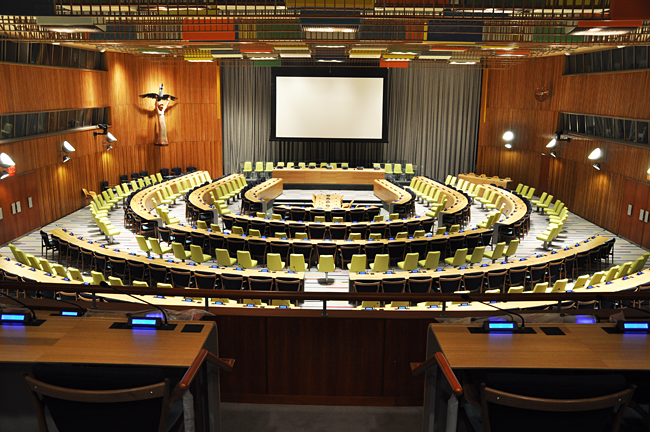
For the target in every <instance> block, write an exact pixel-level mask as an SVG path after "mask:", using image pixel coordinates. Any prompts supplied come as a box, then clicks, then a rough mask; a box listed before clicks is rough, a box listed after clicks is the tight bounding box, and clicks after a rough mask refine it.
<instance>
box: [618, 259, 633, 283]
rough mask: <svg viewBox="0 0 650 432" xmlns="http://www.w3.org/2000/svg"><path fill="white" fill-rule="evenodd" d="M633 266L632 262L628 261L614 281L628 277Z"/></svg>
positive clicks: (619, 270)
mask: <svg viewBox="0 0 650 432" xmlns="http://www.w3.org/2000/svg"><path fill="white" fill-rule="evenodd" d="M631 265H632V261H628V262H626V263H624V264H623V265H622V266H621V268H619V269H618V272H617V273H616V277H615V278H614V279H619V278H622V277H623V276H627V273H628V270H629V268H630V266H631Z"/></svg>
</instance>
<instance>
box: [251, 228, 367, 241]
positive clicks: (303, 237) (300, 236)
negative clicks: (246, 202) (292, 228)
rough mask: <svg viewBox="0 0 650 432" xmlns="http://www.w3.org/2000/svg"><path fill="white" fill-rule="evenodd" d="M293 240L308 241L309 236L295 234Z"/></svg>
mask: <svg viewBox="0 0 650 432" xmlns="http://www.w3.org/2000/svg"><path fill="white" fill-rule="evenodd" d="M249 232H250V230H249ZM359 235H360V234H359ZM293 238H295V239H298V240H303V239H308V238H309V236H308V235H307V233H300V232H297V233H295V234H294V236H293Z"/></svg>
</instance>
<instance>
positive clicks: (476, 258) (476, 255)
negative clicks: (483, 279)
mask: <svg viewBox="0 0 650 432" xmlns="http://www.w3.org/2000/svg"><path fill="white" fill-rule="evenodd" d="M484 253H485V246H479V247H475V248H474V251H473V252H472V255H471V256H468V257H465V261H466V262H468V263H470V264H480V263H481V260H482V259H483V254H484Z"/></svg>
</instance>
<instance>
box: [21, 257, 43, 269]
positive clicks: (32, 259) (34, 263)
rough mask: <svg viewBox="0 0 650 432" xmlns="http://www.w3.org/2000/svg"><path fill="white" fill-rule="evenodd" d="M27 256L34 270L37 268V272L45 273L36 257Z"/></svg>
mask: <svg viewBox="0 0 650 432" xmlns="http://www.w3.org/2000/svg"><path fill="white" fill-rule="evenodd" d="M25 256H26V257H27V261H28V262H29V265H30V266H31V267H32V268H35V269H36V270H41V271H43V269H42V268H41V264H40V263H39V262H38V260H37V259H36V257H35V256H34V255H32V254H25Z"/></svg>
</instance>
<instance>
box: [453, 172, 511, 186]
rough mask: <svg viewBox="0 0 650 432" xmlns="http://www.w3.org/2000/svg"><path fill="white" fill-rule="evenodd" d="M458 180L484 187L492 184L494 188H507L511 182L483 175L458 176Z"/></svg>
mask: <svg viewBox="0 0 650 432" xmlns="http://www.w3.org/2000/svg"><path fill="white" fill-rule="evenodd" d="M458 180H465V181H468V182H470V183H474V184H475V185H484V184H488V185H489V184H493V185H496V186H503V187H506V188H507V187H508V183H509V182H511V181H512V180H510V179H502V178H499V177H487V176H486V175H485V174H481V175H476V174H471V173H470V174H458Z"/></svg>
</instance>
